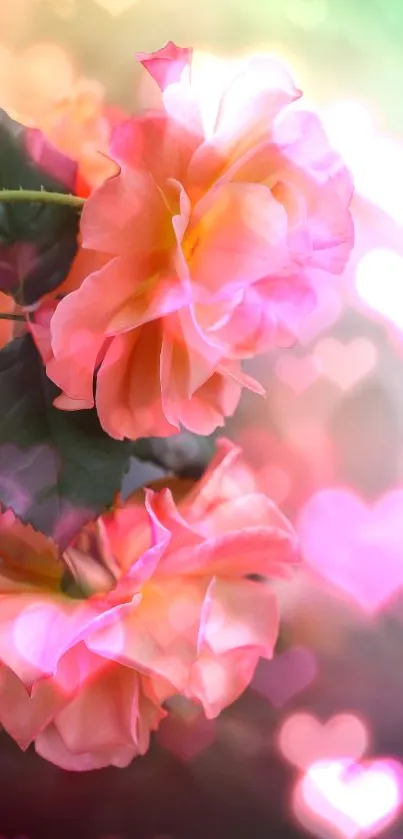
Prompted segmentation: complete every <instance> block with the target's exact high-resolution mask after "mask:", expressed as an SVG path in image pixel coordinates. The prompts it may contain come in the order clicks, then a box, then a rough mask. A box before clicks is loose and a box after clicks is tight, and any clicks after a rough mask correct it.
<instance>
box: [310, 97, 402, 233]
mask: <svg viewBox="0 0 403 839" xmlns="http://www.w3.org/2000/svg"><path fill="white" fill-rule="evenodd" d="M321 117H322V120H323V123H324V126H325V128H326V131H327V134H328V136H329V139H330V141H331V143H332V145H333V147H334V148H335V149H337V150H338V151H339V152H340V154H341V155H342V156H343V157H344V159H345V161H346V163H347V165H348V166H349V168H350V169H351V171H352V174H353V176H354V182H355V188H356V191H357V193H359V194H360V195H362V196H363V197H364V198H367V199H368V200H369V201H371V202H372V203H374V204H376V205H377V206H378V207H379V208H380V209H382V210H383V211H384V212H385V213H388V215H390V216H391V217H392V218H393V219H394V220H395V221H396V222H397V223H398V224H403V145H401V144H400V143H398V142H396V141H395V140H392V139H390V138H389V137H385V136H382V135H380V134H378V133H377V130H376V125H375V120H374V117H373V115H372V113H371V112H370V110H369V109H368V108H367V107H366V106H365V105H363V104H362V103H361V102H355V101H351V100H346V101H340V102H334V103H333V104H332V105H329V106H328V107H326V108H324V109H322V110H321Z"/></svg>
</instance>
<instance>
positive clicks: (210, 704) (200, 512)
mask: <svg viewBox="0 0 403 839" xmlns="http://www.w3.org/2000/svg"><path fill="white" fill-rule="evenodd" d="M172 490H173V492H172ZM172 490H171V489H170V488H167V487H165V488H164V489H162V490H160V491H154V490H152V489H148V490H147V491H146V496H145V504H144V501H143V500H140V499H139V498H137V496H136V497H133V498H131V499H129V500H128V501H127V502H125V503H122V504H119V503H118V504H117V506H116V508H115V509H114V510H113V511H112V512H109V513H107V514H106V515H104V516H103V517H101V518H100V519H98V520H97V521H96V522H95V523H94V524H92V525H91V526H89V527H87V528H86V529H85V530H84V531H83V532H82V533H81V534H80V536H79V537H78V539H77V540H76V541H75V543H74V545H72V546H71V547H70V548H68V550H67V551H66V552H65V554H64V555H63V557H62V558H61V557H58V555H57V551H56V548H55V546H54V545H53V543H52V542H50V541H49V540H48V539H47V538H46V537H44V536H43V535H42V534H39V533H36V532H35V531H33V530H32V528H31V527H30V526H26V525H23V524H22V523H21V522H19V521H18V520H17V519H16V518H15V516H14V514H13V513H12V512H11V511H5V512H3V513H2V514H1V515H0V553H1V558H2V563H1V567H0V661H1V662H2V664H1V667H0V722H1V724H2V725H3V726H4V728H5V729H6V730H7V731H8V733H9V734H10V735H11V736H12V737H13V738H14V739H15V740H16V741H17V743H18V744H19V745H20V746H21V748H23V749H25V748H27V746H28V745H29V744H30V743H31V742H33V741H34V742H35V746H36V750H37V752H38V753H39V754H40V755H42V756H43V757H44V758H46V759H48V760H50V761H52V762H53V763H55V764H57V765H58V766H61V767H63V768H64V769H70V770H88V769H95V768H100V767H103V766H107V765H110V764H112V765H115V766H120V767H123V766H126V765H127V764H128V763H130V761H131V760H132V759H133V758H134V757H135V756H136V755H139V754H143V753H144V752H145V751H146V750H147V748H148V745H149V736H150V731H152V730H154V729H156V728H157V727H158V724H159V721H160V720H161V718H162V717H163V716H164V715H165V710H164V708H163V703H164V701H165V700H166V699H167V698H168V697H171V696H174V695H182V696H185V697H187V698H188V699H190V700H193V701H196V702H197V703H199V704H201V705H202V707H203V708H204V711H205V713H206V715H207V716H208V717H210V718H211V717H214V716H216V715H217V714H219V713H220V711H221V710H222V709H223V708H225V707H226V706H227V705H228V704H229V703H231V702H233V701H234V700H235V699H236V698H237V697H238V696H239V695H240V694H241V693H242V691H243V690H244V689H245V688H246V687H247V685H248V684H249V682H250V680H251V678H252V675H253V672H254V669H255V666H256V664H257V661H258V659H259V656H265V657H267V658H270V657H271V656H272V654H273V648H274V645H275V642H276V638H277V633H278V624H279V620H278V612H277V603H276V597H275V594H274V591H273V589H272V588H271V586H270V584H269V582H268V580H269V579H270V578H277V577H281V576H286V575H287V574H288V573H289V571H290V569H291V568H292V566H293V564H294V563H295V562H296V561H297V560H298V552H297V545H296V538H295V534H294V531H293V529H292V527H291V525H290V524H289V522H288V520H287V519H286V518H285V517H284V516H283V515H282V513H281V512H280V511H279V510H278V509H277V508H276V506H275V505H274V504H273V503H272V502H271V501H270V499H269V498H267V496H265V495H263V494H261V493H258V492H256V491H254V489H253V484H252V481H251V476H250V475H248V473H247V472H245V471H244V467H243V466H242V462H241V461H240V451H239V449H237V448H235V447H234V446H233V445H232V444H230V443H228V442H227V441H221V442H220V443H219V446H218V450H217V454H216V456H215V458H214V459H213V461H212V463H211V465H210V467H209V468H208V470H207V471H206V473H205V475H204V477H203V478H202V480H201V481H200V482H199V483H198V484H197V485H192V484H189V482H186V483H183V482H179V481H176V480H175V481H174V482H173V483H172ZM174 496H175V498H176V500H175V498H174ZM66 568H67V569H68V571H67V573H66ZM251 577H252V579H251ZM255 577H257V579H256V578H255ZM263 578H264V579H263Z"/></svg>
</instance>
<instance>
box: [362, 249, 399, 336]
mask: <svg viewBox="0 0 403 839" xmlns="http://www.w3.org/2000/svg"><path fill="white" fill-rule="evenodd" d="M355 282H356V289H357V292H358V294H359V296H360V297H361V299H362V300H363V301H364V302H365V303H366V304H367V306H369V307H370V308H371V309H373V310H374V311H376V312H378V313H379V314H380V315H382V316H383V317H386V318H387V319H388V320H389V321H391V323H394V324H395V326H397V327H398V328H399V329H402V330H403V257H402V256H401V255H400V254H399V253H397V251H394V250H390V249H389V248H373V249H372V250H370V251H368V252H367V253H365V254H364V256H363V257H362V258H361V259H360V261H359V263H358V265H357V269H356V279H355Z"/></svg>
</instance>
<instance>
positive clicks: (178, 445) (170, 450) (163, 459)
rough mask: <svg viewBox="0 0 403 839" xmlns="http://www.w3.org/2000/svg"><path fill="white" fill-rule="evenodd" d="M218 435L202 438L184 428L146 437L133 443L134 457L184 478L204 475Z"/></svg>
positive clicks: (132, 451)
mask: <svg viewBox="0 0 403 839" xmlns="http://www.w3.org/2000/svg"><path fill="white" fill-rule="evenodd" d="M216 436H217V435H216V434H213V435H211V436H210V437H201V436H199V435H198V434H192V433H191V432H190V431H181V433H180V434H176V435H175V436H173V437H167V438H162V437H142V438H141V439H140V440H135V441H134V443H132V444H131V453H132V456H133V457H135V458H137V459H138V460H142V461H145V462H148V463H153V464H154V465H155V466H159V467H160V468H161V469H164V470H166V471H168V472H170V473H171V474H172V473H173V474H175V475H177V476H178V477H181V478H195V479H197V478H200V477H201V475H202V474H203V472H204V471H205V469H206V466H207V465H208V463H209V461H210V460H211V458H212V456H213V453H214V444H215V438H216Z"/></svg>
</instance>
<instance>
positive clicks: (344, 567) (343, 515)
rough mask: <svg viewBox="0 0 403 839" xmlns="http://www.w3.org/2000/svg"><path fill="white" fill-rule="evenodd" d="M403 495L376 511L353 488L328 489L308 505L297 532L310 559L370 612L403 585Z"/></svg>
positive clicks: (401, 492) (393, 496)
mask: <svg viewBox="0 0 403 839" xmlns="http://www.w3.org/2000/svg"><path fill="white" fill-rule="evenodd" d="M402 509H403V490H402V489H397V490H393V491H391V492H389V493H387V494H386V495H384V496H383V497H382V498H381V499H380V500H379V501H378V502H377V503H376V504H375V505H373V506H372V507H370V506H367V505H366V504H365V503H364V502H363V501H362V500H361V499H360V498H359V497H358V496H357V495H355V494H354V493H353V492H351V491H350V490H347V489H343V488H334V489H333V488H330V489H324V490H322V491H320V492H318V493H316V494H315V495H313V496H312V497H311V498H310V499H309V501H307V503H306V504H305V505H304V507H303V508H302V510H301V511H300V514H299V516H298V520H297V531H298V535H299V538H300V541H301V549H302V553H303V556H304V558H305V559H306V561H307V562H308V563H309V565H310V566H311V567H312V568H314V569H315V571H317V572H318V573H319V574H321V575H322V576H323V577H325V578H326V579H327V580H328V581H330V582H331V583H333V584H334V585H336V586H338V587H339V588H340V589H342V590H343V591H344V592H346V593H347V594H348V595H350V596H351V597H353V598H354V600H355V601H356V602H357V603H358V604H359V605H360V606H361V607H362V608H363V609H365V610H366V611H368V612H370V613H371V612H376V611H377V610H379V609H381V608H382V607H383V606H384V605H385V604H386V603H387V602H388V600H390V599H391V597H392V596H393V594H394V593H395V592H396V591H398V589H400V588H401V587H402V586H403V516H402Z"/></svg>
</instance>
